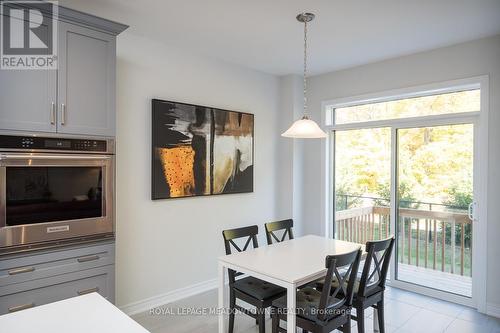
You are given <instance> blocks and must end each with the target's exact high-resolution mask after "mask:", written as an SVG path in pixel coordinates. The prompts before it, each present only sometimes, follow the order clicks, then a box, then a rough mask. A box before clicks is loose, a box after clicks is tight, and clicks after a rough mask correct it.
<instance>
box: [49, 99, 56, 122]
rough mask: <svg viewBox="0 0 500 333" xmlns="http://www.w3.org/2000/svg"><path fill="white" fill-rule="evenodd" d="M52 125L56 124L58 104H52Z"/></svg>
mask: <svg viewBox="0 0 500 333" xmlns="http://www.w3.org/2000/svg"><path fill="white" fill-rule="evenodd" d="M50 123H51V124H52V125H55V124H56V103H54V102H52V106H51V109H50Z"/></svg>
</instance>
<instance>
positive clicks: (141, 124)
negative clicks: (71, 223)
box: [116, 32, 291, 306]
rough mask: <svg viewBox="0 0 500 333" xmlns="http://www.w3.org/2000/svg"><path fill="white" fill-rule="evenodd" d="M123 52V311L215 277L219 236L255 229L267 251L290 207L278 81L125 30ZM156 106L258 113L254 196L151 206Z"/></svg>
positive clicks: (120, 80) (120, 91)
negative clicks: (271, 230)
mask: <svg viewBox="0 0 500 333" xmlns="http://www.w3.org/2000/svg"><path fill="white" fill-rule="evenodd" d="M117 52H118V65H117V181H116V187H117V207H116V211H117V228H116V229H117V230H116V232H117V258H116V267H117V270H116V283H117V290H116V291H117V304H118V305H120V306H125V305H129V304H131V303H134V302H138V301H142V300H144V299H146V298H149V297H156V296H158V295H162V294H165V293H167V292H171V291H173V290H177V289H179V288H182V287H187V286H190V285H193V284H196V283H199V282H203V281H207V280H210V279H214V278H215V277H216V275H217V274H216V271H217V261H216V259H217V257H218V256H220V255H222V254H223V253H224V250H223V240H222V234H221V232H222V230H223V229H226V228H233V227H238V226H246V225H251V224H258V225H259V228H260V233H261V234H260V237H259V242H260V243H261V244H264V243H265V237H264V234H263V232H264V229H263V224H264V223H265V222H268V221H270V220H273V219H275V218H278V217H283V218H285V217H289V216H291V205H289V204H288V203H287V202H286V200H284V201H282V203H281V204H280V203H277V197H278V192H277V190H276V184H277V183H279V181H278V180H277V177H276V176H277V168H278V164H277V161H278V159H277V157H276V156H277V155H276V154H277V144H278V142H279V141H280V140H281V138H280V136H279V133H280V132H279V130H281V128H279V127H278V106H279V105H278V103H279V102H278V100H279V94H280V91H279V79H278V78H276V77H274V76H271V75H267V74H263V73H259V72H256V71H253V70H249V69H244V68H241V67H238V66H233V65H230V64H227V63H223V62H220V61H216V60H212V59H209V58H204V57H197V56H194V55H192V54H190V53H187V52H183V51H180V50H176V49H174V48H170V47H167V46H165V45H163V44H159V43H156V42H152V41H149V40H146V39H143V38H140V37H136V36H134V35H131V34H128V33H127V32H125V33H123V34H122V35H120V36H119V38H118V45H117ZM152 98H160V99H166V100H174V101H180V102H189V103H193V104H202V105H208V106H215V107H220V108H224V109H231V110H239V111H245V112H251V113H254V114H255V174H254V179H255V182H254V189H255V191H254V192H253V193H248V194H231V195H222V196H212V197H198V198H186V199H172V200H158V201H151V199H150V191H151V189H150V187H151V99H152ZM278 175H279V173H278ZM280 184H281V185H280V187H286V185H284V184H286V182H284V183H283V182H281V183H280ZM284 190H285V191H288V192H290V191H291V189H286V188H284ZM281 206H283V207H284V208H283V209H282V208H279V207H281ZM276 212H279V213H276ZM278 215H280V216H278Z"/></svg>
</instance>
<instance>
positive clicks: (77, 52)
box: [57, 22, 116, 136]
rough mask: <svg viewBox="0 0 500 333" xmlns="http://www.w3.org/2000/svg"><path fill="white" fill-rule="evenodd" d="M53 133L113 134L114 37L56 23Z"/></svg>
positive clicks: (71, 25)
mask: <svg viewBox="0 0 500 333" xmlns="http://www.w3.org/2000/svg"><path fill="white" fill-rule="evenodd" d="M59 50H60V51H59V69H58V94H57V95H58V111H59V112H58V123H57V131H58V132H59V133H68V134H89V135H103V136H114V135H115V58H116V50H115V36H113V35H110V34H107V33H103V32H99V31H95V30H92V29H88V28H84V27H81V26H76V25H73V24H69V23H65V22H61V23H60V24H59Z"/></svg>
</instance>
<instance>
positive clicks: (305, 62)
mask: <svg viewBox="0 0 500 333" xmlns="http://www.w3.org/2000/svg"><path fill="white" fill-rule="evenodd" d="M304 118H307V21H304Z"/></svg>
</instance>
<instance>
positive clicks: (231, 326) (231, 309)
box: [228, 289, 236, 333]
mask: <svg viewBox="0 0 500 333" xmlns="http://www.w3.org/2000/svg"><path fill="white" fill-rule="evenodd" d="M235 306H236V296H235V295H234V291H233V290H232V289H231V290H230V291H229V326H228V333H233V331H234V315H235V311H236V309H235Z"/></svg>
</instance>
